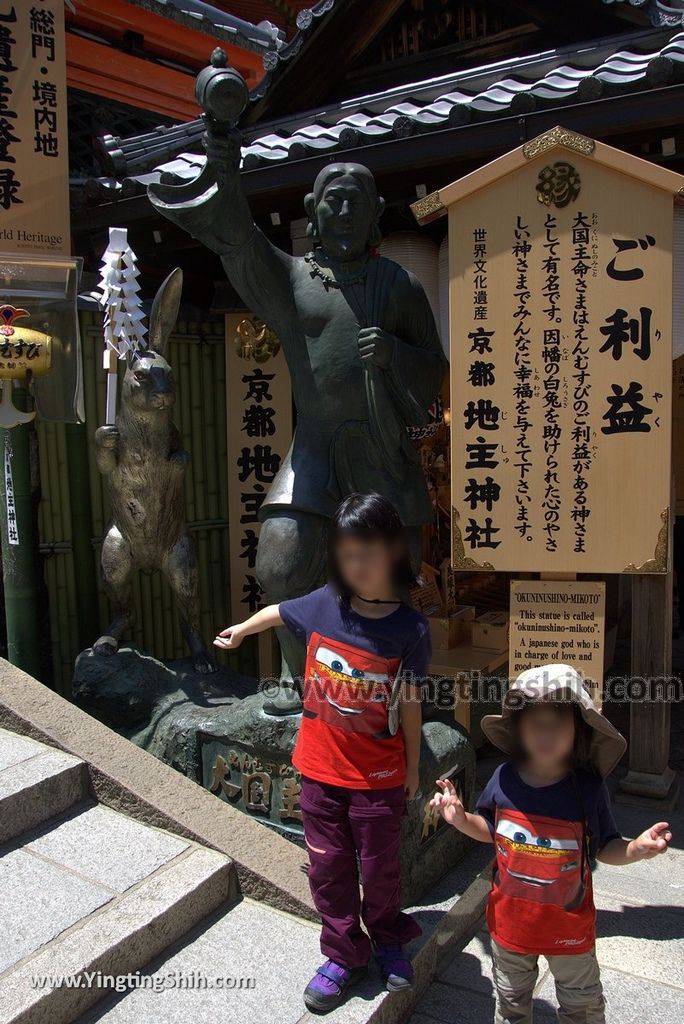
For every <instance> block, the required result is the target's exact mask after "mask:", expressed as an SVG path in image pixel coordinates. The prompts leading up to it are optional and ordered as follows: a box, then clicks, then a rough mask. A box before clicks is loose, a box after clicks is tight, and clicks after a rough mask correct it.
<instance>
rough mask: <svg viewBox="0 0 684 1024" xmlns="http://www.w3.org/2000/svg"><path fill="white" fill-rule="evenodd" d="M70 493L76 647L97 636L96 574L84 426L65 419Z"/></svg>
mask: <svg viewBox="0 0 684 1024" xmlns="http://www.w3.org/2000/svg"><path fill="white" fill-rule="evenodd" d="M64 433H65V440H66V448H67V467H68V480H69V497H70V500H71V548H72V556H73V565H74V570H75V576H76V579H77V585H76V594H75V607H76V612H77V624H78V628H77V634H78V647H79V648H80V650H83V648H84V647H90V646H91V645H92V644H93V643H94V642H95V640H96V639H97V636H98V632H99V629H98V614H97V575H96V572H95V557H94V552H93V546H92V543H91V535H92V515H93V511H92V506H91V501H90V474H89V471H88V437H87V428H86V427H85V426H84V425H82V424H76V423H67V424H66V426H65V428H64Z"/></svg>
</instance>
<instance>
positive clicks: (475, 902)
mask: <svg viewBox="0 0 684 1024" xmlns="http://www.w3.org/2000/svg"><path fill="white" fill-rule="evenodd" d="M490 888H491V866H488V867H486V868H485V869H484V870H483V871H481V872H480V873H479V875H477V877H476V878H475V879H474V880H473V881H472V882H471V884H470V885H469V886H468V888H467V889H466V891H465V892H464V893H463V895H462V896H461V897H460V898H459V899H458V900H457V901H456V902H455V903H454V905H453V906H452V907H451V908H450V909H449V910H447V911H446V913H445V914H444V915H443V916H442V918H441V919H440V921H439V924H438V925H437V927H436V928H435V930H434V931H433V933H432V934H431V935H430V936H429V938H428V940H427V942H425V944H424V945H423V946H422V947H421V949H420V950H419V951H418V953H417V954H416V955H415V956H414V958H413V969H414V972H415V981H414V985H413V988H412V989H411V991H410V992H406V993H398V994H397V993H395V994H390V993H385V994H384V995H383V998H382V999H381V1001H380V1003H379V1005H378V1006H377V1007H376V1008H375V1010H374V1011H373V1012H372V1013H371V1014H370V1015H369V1016H368V1018H367V1022H366V1024H403V1022H404V1021H406V1020H408V1017H409V1015H410V1013H411V1011H412V1010H413V1009H414V1007H415V1006H416V1003H417V1002H418V1000H419V999H420V997H421V996H422V995H423V994H424V993H425V991H426V989H427V988H428V987H429V985H430V984H431V983H432V982H433V981H434V979H435V975H436V974H437V971H438V970H439V968H440V967H441V965H442V962H443V961H444V960H445V959H446V958H447V957H451V956H453V955H454V953H455V952H456V951H457V950H458V949H461V948H463V946H465V945H466V943H467V942H468V941H469V940H470V937H471V935H472V933H473V931H474V930H475V929H476V927H478V926H479V924H480V922H481V918H482V915H483V914H484V911H485V907H486V906H487V900H488V899H489V890H490ZM331 1024H336V1022H334V1021H331ZM340 1024H342V1022H341V1021H340Z"/></svg>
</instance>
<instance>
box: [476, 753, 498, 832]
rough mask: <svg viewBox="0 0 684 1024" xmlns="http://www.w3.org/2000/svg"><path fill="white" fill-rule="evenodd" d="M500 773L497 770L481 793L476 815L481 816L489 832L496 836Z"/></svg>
mask: <svg viewBox="0 0 684 1024" xmlns="http://www.w3.org/2000/svg"><path fill="white" fill-rule="evenodd" d="M499 771H500V769H499V768H497V769H496V771H495V772H494V774H493V775H492V777H491V779H490V780H489V782H488V783H487V785H486V786H485V788H484V789H483V790H482V792H481V793H480V795H479V797H478V800H477V804H476V805H475V814H479V815H481V817H483V818H484V820H485V821H486V822H487V824H488V825H489V831H490V832H491V833H492V836H493V835H494V821H495V818H496V793H497V791H498V788H499Z"/></svg>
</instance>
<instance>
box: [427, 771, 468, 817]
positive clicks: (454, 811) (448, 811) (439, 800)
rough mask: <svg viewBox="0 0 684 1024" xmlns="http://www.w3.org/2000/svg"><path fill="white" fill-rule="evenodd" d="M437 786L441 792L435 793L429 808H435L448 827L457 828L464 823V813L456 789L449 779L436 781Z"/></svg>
mask: <svg viewBox="0 0 684 1024" xmlns="http://www.w3.org/2000/svg"><path fill="white" fill-rule="evenodd" d="M437 786H438V787H439V789H440V790H441V792H439V793H435V795H434V796H433V798H432V800H431V801H430V807H436V808H437V809H438V811H439V813H440V814H441V815H442V817H443V818H444V820H445V821H446V823H447V824H448V825H453V826H454V828H458V827H459V826H460V825H462V824H463V822H464V821H465V813H466V812H465V807H464V806H463V804H462V803H461V798H460V797H459V795H458V793H457V792H456V787H455V786H454V784H453V782H452V781H451V779H437Z"/></svg>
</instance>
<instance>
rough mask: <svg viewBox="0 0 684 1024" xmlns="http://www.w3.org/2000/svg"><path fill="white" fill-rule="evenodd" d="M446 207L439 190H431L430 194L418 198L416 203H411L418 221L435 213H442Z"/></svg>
mask: <svg viewBox="0 0 684 1024" xmlns="http://www.w3.org/2000/svg"><path fill="white" fill-rule="evenodd" d="M444 208H445V207H444V203H443V202H442V200H441V199H440V198H439V192H431V193H430V195H429V196H425V197H424V198H423V199H417V200H416V202H415V203H411V210H412V211H413V216H414V217H415V218H416V220H417V221H422V220H425V218H426V217H433V216H434V215H435V214H438V213H441V212H442V210H443V209H444Z"/></svg>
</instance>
